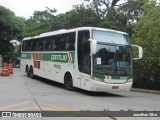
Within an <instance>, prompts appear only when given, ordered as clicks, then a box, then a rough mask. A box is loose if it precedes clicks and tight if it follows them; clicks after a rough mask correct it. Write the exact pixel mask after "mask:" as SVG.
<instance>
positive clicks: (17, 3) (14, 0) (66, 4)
mask: <svg viewBox="0 0 160 120" xmlns="http://www.w3.org/2000/svg"><path fill="white" fill-rule="evenodd" d="M80 3H82V1H81V0H0V5H2V6H4V7H6V8H8V9H10V10H11V11H12V12H14V13H15V15H16V16H20V17H24V18H30V16H33V12H34V11H35V10H38V11H43V10H45V9H46V8H45V7H49V8H50V9H53V8H56V9H57V10H58V11H57V13H58V14H59V13H65V12H67V11H69V10H71V9H72V7H73V5H76V4H80Z"/></svg>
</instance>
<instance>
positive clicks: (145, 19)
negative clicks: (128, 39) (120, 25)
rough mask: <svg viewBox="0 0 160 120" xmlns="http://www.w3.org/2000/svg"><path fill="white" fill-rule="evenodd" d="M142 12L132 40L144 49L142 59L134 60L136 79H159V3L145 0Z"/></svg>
mask: <svg viewBox="0 0 160 120" xmlns="http://www.w3.org/2000/svg"><path fill="white" fill-rule="evenodd" d="M143 9H144V13H143V16H142V17H141V18H140V20H139V21H138V22H137V23H136V24H135V28H134V34H133V42H134V44H138V45H141V46H142V47H143V50H144V55H143V59H142V60H141V61H137V62H136V66H137V67H136V70H135V73H136V74H137V79H140V80H153V81H155V82H157V81H158V80H160V72H159V71H160V52H159V48H160V32H159V31H160V5H159V4H157V3H156V2H155V1H146V4H145V5H144V6H143Z"/></svg>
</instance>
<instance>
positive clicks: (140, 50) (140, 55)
mask: <svg viewBox="0 0 160 120" xmlns="http://www.w3.org/2000/svg"><path fill="white" fill-rule="evenodd" d="M132 46H133V47H136V48H138V52H139V53H138V58H133V60H138V59H142V56H143V49H142V47H141V46H138V45H132Z"/></svg>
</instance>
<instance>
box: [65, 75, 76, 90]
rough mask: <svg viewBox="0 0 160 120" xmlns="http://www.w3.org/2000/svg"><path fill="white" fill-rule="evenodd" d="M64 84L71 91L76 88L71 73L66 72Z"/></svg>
mask: <svg viewBox="0 0 160 120" xmlns="http://www.w3.org/2000/svg"><path fill="white" fill-rule="evenodd" d="M64 86H65V88H66V89H67V90H69V91H71V90H74V88H73V79H72V76H71V75H70V74H69V73H68V74H66V75H65V77H64Z"/></svg>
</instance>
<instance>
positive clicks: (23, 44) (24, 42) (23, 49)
mask: <svg viewBox="0 0 160 120" xmlns="http://www.w3.org/2000/svg"><path fill="white" fill-rule="evenodd" d="M25 46H26V41H23V43H22V51H26V49H25Z"/></svg>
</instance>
